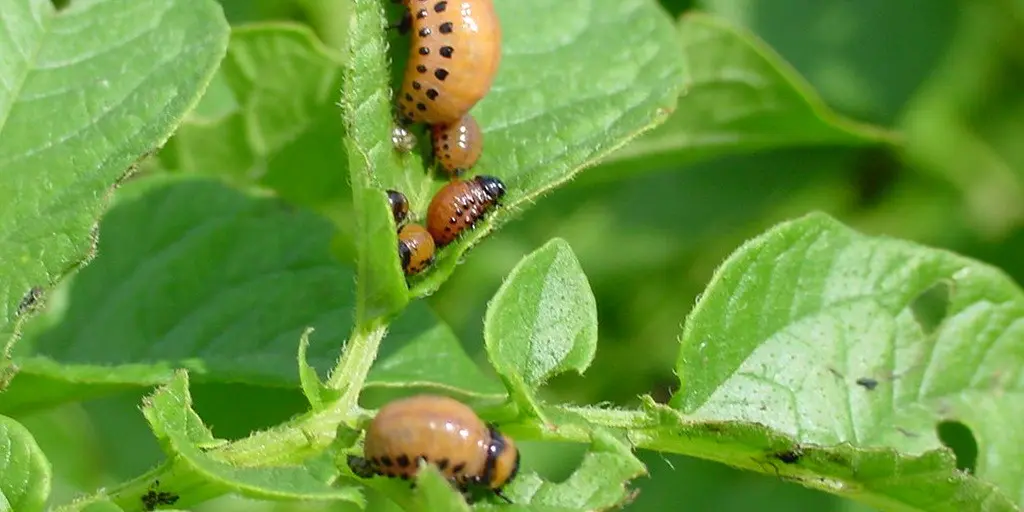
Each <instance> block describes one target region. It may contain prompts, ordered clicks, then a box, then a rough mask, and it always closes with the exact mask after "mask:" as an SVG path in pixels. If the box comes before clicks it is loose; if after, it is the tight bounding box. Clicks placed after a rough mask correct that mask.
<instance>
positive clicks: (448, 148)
mask: <svg viewBox="0 0 1024 512" xmlns="http://www.w3.org/2000/svg"><path fill="white" fill-rule="evenodd" d="M441 147H442V148H444V150H445V151H448V150H450V149H451V147H449V146H448V144H445V145H443V146H441Z"/></svg>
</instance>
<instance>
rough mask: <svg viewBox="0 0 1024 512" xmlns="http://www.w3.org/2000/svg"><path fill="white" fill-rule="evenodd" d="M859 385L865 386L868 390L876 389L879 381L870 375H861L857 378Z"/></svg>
mask: <svg viewBox="0 0 1024 512" xmlns="http://www.w3.org/2000/svg"><path fill="white" fill-rule="evenodd" d="M857 385H858V386H863V387H864V389H866V390H868V391H874V389H875V388H876V387H878V381H877V380H875V379H872V378H870V377H861V378H859V379H857Z"/></svg>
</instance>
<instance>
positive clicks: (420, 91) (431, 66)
mask: <svg viewBox="0 0 1024 512" xmlns="http://www.w3.org/2000/svg"><path fill="white" fill-rule="evenodd" d="M404 3H405V6H406V8H408V12H407V13H406V20H405V21H404V22H403V25H406V24H407V25H408V26H409V27H410V28H411V29H412V44H411V48H410V51H409V63H408V65H407V66H406V68H405V78H404V79H403V81H402V90H401V91H400V92H399V97H398V112H399V115H400V117H401V118H402V119H403V120H405V121H408V122H422V123H427V124H430V125H434V124H446V123H454V122H456V121H457V120H458V119H459V118H461V117H462V116H463V114H465V113H467V112H469V109H471V108H473V105H476V103H477V102H478V101H480V99H481V98H483V97H484V95H486V94H487V92H488V91H489V90H490V89H491V83H492V82H493V81H494V76H495V75H496V74H497V72H498V64H499V63H500V61H501V26H500V24H499V22H498V16H497V14H496V13H495V11H494V4H493V2H492V0H451V1H448V0H404Z"/></svg>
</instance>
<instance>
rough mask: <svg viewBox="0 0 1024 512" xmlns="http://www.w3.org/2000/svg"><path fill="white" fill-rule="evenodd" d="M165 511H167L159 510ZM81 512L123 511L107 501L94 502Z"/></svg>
mask: <svg viewBox="0 0 1024 512" xmlns="http://www.w3.org/2000/svg"><path fill="white" fill-rule="evenodd" d="M161 510H162V511H166V510H167V509H161ZM82 512H124V509H123V508H121V507H119V506H117V504H115V503H111V502H109V501H96V502H93V503H89V504H88V505H86V506H85V507H83V508H82Z"/></svg>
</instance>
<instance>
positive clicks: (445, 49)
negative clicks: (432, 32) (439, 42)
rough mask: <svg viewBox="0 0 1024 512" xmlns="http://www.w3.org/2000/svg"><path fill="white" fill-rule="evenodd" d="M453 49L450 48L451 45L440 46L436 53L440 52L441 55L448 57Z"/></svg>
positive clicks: (450, 56)
mask: <svg viewBox="0 0 1024 512" xmlns="http://www.w3.org/2000/svg"><path fill="white" fill-rule="evenodd" d="M454 51H455V48H452V47H451V46H442V47H441V49H440V50H438V53H440V54H441V56H442V57H444V58H446V59H450V58H452V52H454Z"/></svg>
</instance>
